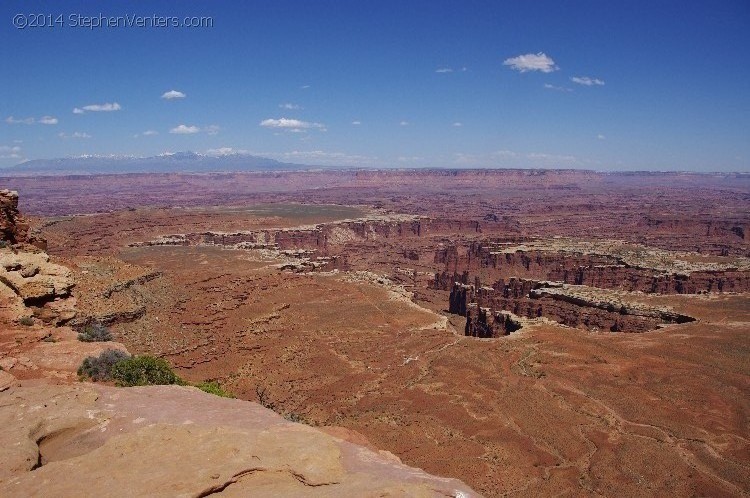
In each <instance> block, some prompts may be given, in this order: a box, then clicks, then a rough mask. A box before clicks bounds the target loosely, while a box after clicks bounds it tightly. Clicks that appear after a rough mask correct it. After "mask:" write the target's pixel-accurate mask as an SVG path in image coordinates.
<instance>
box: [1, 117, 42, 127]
mask: <svg viewBox="0 0 750 498" xmlns="http://www.w3.org/2000/svg"><path fill="white" fill-rule="evenodd" d="M34 121H35V120H34V118H23V119H16V118H14V117H13V116H8V117H7V118H5V122H6V123H8V124H27V125H30V124H34Z"/></svg>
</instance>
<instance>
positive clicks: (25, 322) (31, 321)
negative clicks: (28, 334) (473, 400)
mask: <svg viewBox="0 0 750 498" xmlns="http://www.w3.org/2000/svg"><path fill="white" fill-rule="evenodd" d="M18 323H20V324H21V325H25V326H26V327H31V326H32V325H34V319H33V318H31V317H30V316H24V317H23V318H19V320H18Z"/></svg>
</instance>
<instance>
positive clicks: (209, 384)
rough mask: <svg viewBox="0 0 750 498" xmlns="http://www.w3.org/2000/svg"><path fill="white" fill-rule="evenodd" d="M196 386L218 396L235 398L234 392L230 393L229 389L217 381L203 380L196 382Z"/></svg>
mask: <svg viewBox="0 0 750 498" xmlns="http://www.w3.org/2000/svg"><path fill="white" fill-rule="evenodd" d="M195 387H197V388H198V389H200V390H201V391H203V392H207V393H209V394H215V395H216V396H221V397H222V398H234V395H233V394H232V393H230V392H229V391H226V390H225V389H224V388H222V387H221V385H219V383H218V382H216V381H205V382H201V383H200V384H195Z"/></svg>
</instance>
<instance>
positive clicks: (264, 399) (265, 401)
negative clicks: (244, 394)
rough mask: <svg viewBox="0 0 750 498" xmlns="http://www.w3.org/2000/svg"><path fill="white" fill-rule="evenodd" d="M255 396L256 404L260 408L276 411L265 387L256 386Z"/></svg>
mask: <svg viewBox="0 0 750 498" xmlns="http://www.w3.org/2000/svg"><path fill="white" fill-rule="evenodd" d="M255 395H256V396H257V397H258V403H260V406H262V407H263V408H268V409H269V410H274V411H276V403H274V402H273V401H271V397H270V396H269V394H268V390H267V389H266V388H265V387H260V386H256V387H255Z"/></svg>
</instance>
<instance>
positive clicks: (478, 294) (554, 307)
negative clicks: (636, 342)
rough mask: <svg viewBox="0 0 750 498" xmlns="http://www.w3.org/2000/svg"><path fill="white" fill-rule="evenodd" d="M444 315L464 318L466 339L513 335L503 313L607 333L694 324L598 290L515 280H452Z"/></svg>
mask: <svg viewBox="0 0 750 498" xmlns="http://www.w3.org/2000/svg"><path fill="white" fill-rule="evenodd" d="M449 311H450V312H451V313H457V314H460V315H464V316H466V328H465V332H466V335H471V336H476V337H499V336H501V335H507V333H509V332H512V331H513V330H510V331H509V330H508V329H509V327H510V328H512V327H515V326H516V323H514V322H518V320H514V319H510V322H509V321H508V320H509V318H508V316H506V315H503V313H504V312H510V313H512V314H513V315H517V316H519V317H523V318H542V317H544V318H547V319H550V320H554V321H556V322H558V323H561V324H563V325H567V326H570V327H580V328H585V329H589V330H608V331H611V332H646V331H649V330H653V329H656V328H658V327H660V326H662V325H663V324H672V323H685V322H690V321H693V318H691V317H689V316H685V315H681V314H678V313H674V312H672V311H670V310H666V309H660V308H654V307H650V306H646V305H642V304H634V303H629V302H624V301H622V300H620V299H619V298H618V296H617V295H616V294H614V293H612V292H607V291H603V290H601V289H594V288H591V287H586V286H572V285H567V284H563V283H559V282H544V281H535V280H527V279H516V278H512V279H510V280H509V281H508V282H505V281H503V280H499V281H497V282H495V283H494V284H493V286H492V287H479V288H476V287H474V286H473V285H467V284H462V283H458V282H456V283H455V284H454V285H453V288H452V289H451V293H450V297H449ZM509 323H510V325H509ZM518 325H519V328H520V323H519V324H518ZM516 330H517V329H516Z"/></svg>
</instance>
